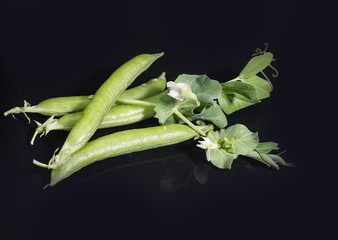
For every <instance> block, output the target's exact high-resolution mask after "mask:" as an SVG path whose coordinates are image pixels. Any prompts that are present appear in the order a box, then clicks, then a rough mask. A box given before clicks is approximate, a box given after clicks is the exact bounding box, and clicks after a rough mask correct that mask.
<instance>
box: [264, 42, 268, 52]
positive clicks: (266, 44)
mask: <svg viewBox="0 0 338 240" xmlns="http://www.w3.org/2000/svg"><path fill="white" fill-rule="evenodd" d="M264 46H265V48H264V50H263V53H266V50H268V47H269V44H268V43H267V42H266V43H264Z"/></svg>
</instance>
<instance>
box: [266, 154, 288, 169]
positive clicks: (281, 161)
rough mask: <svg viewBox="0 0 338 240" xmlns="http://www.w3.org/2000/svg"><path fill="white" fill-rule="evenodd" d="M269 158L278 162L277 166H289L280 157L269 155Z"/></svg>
mask: <svg viewBox="0 0 338 240" xmlns="http://www.w3.org/2000/svg"><path fill="white" fill-rule="evenodd" d="M269 157H270V158H271V159H272V160H273V161H274V162H276V163H277V164H279V165H282V166H287V165H288V164H287V163H286V162H285V160H284V159H283V158H282V157H281V156H279V155H276V154H269Z"/></svg>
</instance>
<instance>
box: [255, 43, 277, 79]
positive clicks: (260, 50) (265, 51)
mask: <svg viewBox="0 0 338 240" xmlns="http://www.w3.org/2000/svg"><path fill="white" fill-rule="evenodd" d="M264 46H265V47H264V49H263V51H262V49H260V48H256V49H255V53H253V54H252V56H253V57H255V56H259V55H263V54H265V53H267V50H268V48H269V44H268V43H264ZM273 61H276V59H274V58H273V59H272V62H273ZM269 67H270V68H271V69H272V70H273V71H274V73H273V74H272V77H274V78H276V77H278V75H279V72H278V70H277V69H276V68H275V67H274V66H272V65H271V64H269ZM262 74H263V75H264V77H265V78H266V79H267V80H268V81H270V80H269V79H268V77H267V76H266V75H265V74H264V73H263V71H262Z"/></svg>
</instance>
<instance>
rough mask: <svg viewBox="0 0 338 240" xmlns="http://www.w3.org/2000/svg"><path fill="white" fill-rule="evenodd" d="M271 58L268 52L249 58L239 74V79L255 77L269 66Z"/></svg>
mask: <svg viewBox="0 0 338 240" xmlns="http://www.w3.org/2000/svg"><path fill="white" fill-rule="evenodd" d="M272 58H273V55H272V53H270V52H267V53H264V54H263V55H260V56H256V57H253V58H251V60H250V61H249V62H248V64H247V65H246V66H245V67H244V68H243V70H242V71H241V72H240V74H239V77H240V78H241V79H246V78H251V77H253V76H255V75H256V74H257V73H259V72H261V71H263V70H264V69H265V68H266V67H267V66H269V65H270V63H271V61H272Z"/></svg>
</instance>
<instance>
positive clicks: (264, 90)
mask: <svg viewBox="0 0 338 240" xmlns="http://www.w3.org/2000/svg"><path fill="white" fill-rule="evenodd" d="M242 82H244V83H247V84H250V85H251V86H253V87H254V88H255V90H256V97H257V98H258V99H259V100H261V99H264V98H268V97H270V93H271V91H272V84H271V82H269V81H267V80H265V79H263V78H261V77H258V76H256V75H255V76H252V77H250V78H246V79H242Z"/></svg>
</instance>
